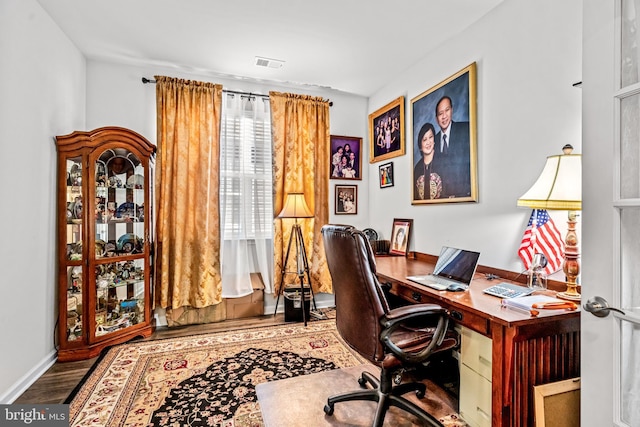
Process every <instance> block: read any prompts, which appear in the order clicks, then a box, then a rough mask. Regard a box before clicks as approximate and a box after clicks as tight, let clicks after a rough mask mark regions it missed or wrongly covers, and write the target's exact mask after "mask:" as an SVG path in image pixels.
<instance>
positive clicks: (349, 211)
mask: <svg viewBox="0 0 640 427" xmlns="http://www.w3.org/2000/svg"><path fill="white" fill-rule="evenodd" d="M335 197H336V201H335V214H336V215H355V214H357V213H358V186H356V185H336V188H335Z"/></svg>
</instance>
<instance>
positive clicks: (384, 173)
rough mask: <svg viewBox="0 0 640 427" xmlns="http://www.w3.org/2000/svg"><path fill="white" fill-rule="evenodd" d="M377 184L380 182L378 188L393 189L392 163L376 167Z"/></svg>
mask: <svg viewBox="0 0 640 427" xmlns="http://www.w3.org/2000/svg"><path fill="white" fill-rule="evenodd" d="M378 182H380V188H387V187H393V183H394V177H393V162H389V163H384V164H382V165H380V166H378Z"/></svg>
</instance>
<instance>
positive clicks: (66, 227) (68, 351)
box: [56, 127, 155, 361]
mask: <svg viewBox="0 0 640 427" xmlns="http://www.w3.org/2000/svg"><path fill="white" fill-rule="evenodd" d="M56 147H57V150H58V186H57V188H58V206H59V207H60V208H59V211H58V253H59V254H60V257H59V258H58V264H59V267H58V289H59V295H60V298H59V316H60V317H59V322H58V324H59V329H58V337H59V339H58V341H59V343H60V344H59V350H58V360H60V361H71V360H81V359H86V358H91V357H94V356H96V355H98V354H99V353H100V351H101V350H102V349H103V348H105V347H106V346H110V345H115V344H119V343H122V342H125V341H127V340H129V339H131V338H134V337H137V336H142V337H147V336H149V335H151V333H152V331H153V323H152V316H151V303H152V301H151V286H152V283H151V277H152V275H151V245H152V243H153V233H152V232H153V230H151V229H150V224H151V223H152V222H151V221H145V219H152V211H151V208H150V207H151V205H152V204H151V202H152V199H151V195H152V191H151V187H150V185H151V183H152V182H153V172H154V171H153V168H154V153H155V147H154V146H153V145H152V144H151V143H150V142H149V141H147V140H146V139H145V138H144V137H142V136H141V135H139V134H137V133H135V132H133V131H131V130H128V129H124V128H118V127H104V128H99V129H95V130H93V131H89V132H81V131H76V132H73V133H71V134H68V135H63V136H58V137H56Z"/></svg>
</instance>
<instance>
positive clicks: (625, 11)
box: [581, 0, 640, 427]
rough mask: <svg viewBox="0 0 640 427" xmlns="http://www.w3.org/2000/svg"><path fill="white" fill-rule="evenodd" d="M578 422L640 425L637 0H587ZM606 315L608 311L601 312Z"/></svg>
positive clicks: (589, 425)
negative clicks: (587, 306)
mask: <svg viewBox="0 0 640 427" xmlns="http://www.w3.org/2000/svg"><path fill="white" fill-rule="evenodd" d="M583 16H584V20H583V75H582V80H583V85H582V96H583V125H582V131H583V134H582V138H583V144H582V150H583V153H582V154H583V156H582V159H583V172H582V174H583V185H582V188H583V205H582V206H583V207H582V209H583V211H582V225H583V229H582V236H583V242H582V248H583V250H582V252H583V256H582V280H581V284H582V304H583V306H584V305H585V304H588V303H591V304H592V307H593V306H595V307H598V306H600V307H602V306H605V305H606V304H609V305H610V306H611V307H615V308H619V309H621V310H622V311H623V312H624V313H625V314H621V313H619V312H614V311H610V310H601V311H599V312H598V311H596V314H600V315H602V317H598V316H596V315H592V314H589V313H588V312H587V311H584V312H583V313H582V324H581V330H582V332H581V345H582V348H581V355H582V363H581V377H582V390H581V397H582V404H581V425H582V426H586V427H602V426H632V427H637V426H640V0H588V1H585V2H584V3H583ZM605 315H606V316H605Z"/></svg>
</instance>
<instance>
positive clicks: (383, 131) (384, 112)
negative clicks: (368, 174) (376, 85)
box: [369, 96, 405, 163]
mask: <svg viewBox="0 0 640 427" xmlns="http://www.w3.org/2000/svg"><path fill="white" fill-rule="evenodd" d="M369 146H370V149H369V163H376V162H379V161H382V160H386V159H391V158H393V157H397V156H403V155H404V154H405V145H404V96H400V97H398V98H396V99H394V100H393V101H391V102H390V103H388V104H387V105H385V106H384V107H382V108H379V109H378V110H376V111H374V112H373V113H371V114H369Z"/></svg>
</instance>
